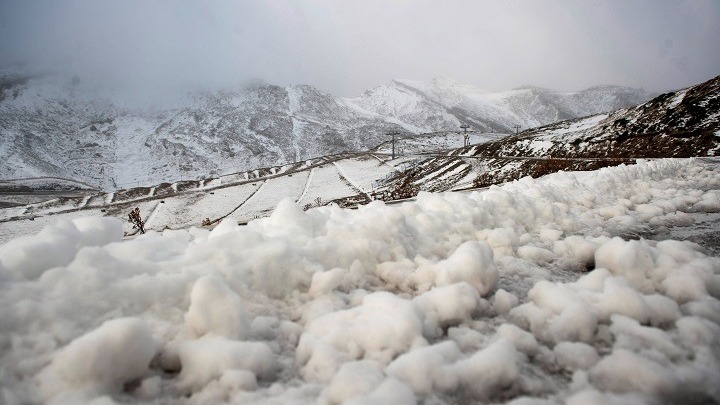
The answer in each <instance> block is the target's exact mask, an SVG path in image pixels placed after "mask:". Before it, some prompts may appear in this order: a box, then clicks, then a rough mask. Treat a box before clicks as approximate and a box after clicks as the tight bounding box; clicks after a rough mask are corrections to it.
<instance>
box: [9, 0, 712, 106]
mask: <svg viewBox="0 0 720 405" xmlns="http://www.w3.org/2000/svg"><path fill="white" fill-rule="evenodd" d="M719 39H720V1H719V0H684V1H683V0H598V1H592V0H537V1H536V0H522V1H512V0H498V1H484V0H237V1H183V0H167V1H165V0H137V1H136V0H117V1H107V0H85V1H80V0H48V1H35V0H32V1H30V0H0V65H8V64H11V63H16V62H21V63H24V64H25V65H26V66H31V67H32V68H33V69H34V70H41V71H50V70H56V71H62V72H63V73H64V74H68V75H73V74H77V75H79V76H80V78H81V79H82V80H83V81H86V82H94V81H98V82H109V83H112V84H114V85H116V86H122V87H128V88H146V89H148V88H151V89H156V90H157V89H163V88H170V87H176V86H178V85H182V86H185V85H195V86H197V85H201V86H213V87H218V86H227V85H234V84H239V83H242V82H244V81H246V80H249V79H262V80H265V81H267V82H270V83H275V84H281V85H287V84H310V85H314V86H316V87H318V88H320V89H321V90H324V91H327V92H330V93H332V94H335V95H339V96H357V95H359V94H361V93H362V92H363V91H364V90H366V89H369V88H372V87H374V86H377V85H381V84H383V83H386V82H388V81H390V80H392V79H416V80H429V79H432V78H433V77H450V78H453V79H456V80H459V81H461V82H466V83H470V84H474V85H476V86H478V87H482V88H486V89H488V90H506V89H511V88H514V87H518V86H522V85H536V86H543V87H548V88H552V89H557V90H562V91H570V90H579V89H582V88H585V87H589V86H592V85H598V84H620V85H629V86H633V87H643V88H645V89H647V90H653V91H661V90H670V89H675V88H680V87H684V86H688V85H692V84H695V83H699V82H702V81H705V80H707V79H710V78H712V77H714V76H716V75H718V74H720V45H719V44H718V40H719Z"/></svg>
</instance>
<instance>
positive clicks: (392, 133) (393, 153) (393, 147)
mask: <svg viewBox="0 0 720 405" xmlns="http://www.w3.org/2000/svg"><path fill="white" fill-rule="evenodd" d="M387 135H390V136H392V158H393V159H395V136H396V135H400V132H398V131H390V132H388V133H387Z"/></svg>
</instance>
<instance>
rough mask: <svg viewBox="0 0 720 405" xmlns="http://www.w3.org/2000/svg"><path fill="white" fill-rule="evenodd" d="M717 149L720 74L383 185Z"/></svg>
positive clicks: (466, 153) (540, 171) (409, 190)
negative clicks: (681, 88) (645, 100)
mask: <svg viewBox="0 0 720 405" xmlns="http://www.w3.org/2000/svg"><path fill="white" fill-rule="evenodd" d="M718 155H720V76H718V77H716V78H714V79H711V80H709V81H707V82H705V83H702V84H699V85H696V86H693V87H690V88H687V89H683V90H680V91H676V92H670V93H665V94H662V95H660V96H658V97H656V98H654V99H652V100H650V101H648V102H646V103H644V104H641V105H639V106H636V107H631V108H625V109H620V110H617V111H614V112H612V113H604V114H598V115H593V116H589V117H585V118H580V119H574V120H568V121H562V122H559V123H555V124H550V125H547V126H543V127H540V128H537V129H532V130H528V131H524V132H522V133H520V134H518V135H512V136H508V137H504V138H502V139H500V140H495V141H491V142H487V143H483V144H481V145H474V146H470V147H466V148H461V149H456V150H454V151H452V152H450V153H449V154H447V155H438V156H433V157H432V158H427V159H424V160H419V161H417V162H416V163H415V164H414V165H413V167H412V168H411V169H410V170H407V171H406V172H405V173H403V174H402V175H401V176H398V177H397V178H396V179H394V180H393V181H392V182H391V183H390V184H389V185H388V189H389V190H390V191H391V192H394V193H395V194H396V195H402V196H407V195H410V194H413V193H416V192H417V191H418V190H433V191H441V190H449V189H457V188H458V187H460V186H462V187H466V188H468V187H481V186H487V185H491V184H497V183H502V182H504V181H509V180H514V179H517V178H520V177H524V176H533V177H539V176H542V175H544V174H547V173H551V172H555V171H559V170H594V169H598V168H600V167H604V166H609V165H617V164H620V163H632V162H634V161H636V160H637V159H641V158H668V157H694V156H718Z"/></svg>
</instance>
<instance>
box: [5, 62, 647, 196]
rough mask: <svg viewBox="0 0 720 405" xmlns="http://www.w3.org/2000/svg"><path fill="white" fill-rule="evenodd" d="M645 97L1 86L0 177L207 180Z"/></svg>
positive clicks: (45, 83)
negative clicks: (115, 95) (117, 93)
mask: <svg viewBox="0 0 720 405" xmlns="http://www.w3.org/2000/svg"><path fill="white" fill-rule="evenodd" d="M647 98H649V94H648V93H646V92H644V91H641V90H634V89H627V88H620V87H602V88H592V89H588V90H585V91H582V92H579V93H572V94H561V93H556V92H552V91H549V90H543V89H535V88H525V89H518V90H513V91H510V92H504V93H488V92H483V91H481V90H479V89H477V88H474V87H471V86H465V85H460V84H458V83H455V82H452V81H448V80H435V81H433V82H429V83H423V82H410V81H395V82H392V83H391V84H389V85H386V86H381V87H378V88H376V89H373V90H371V91H368V92H366V93H365V94H364V95H363V96H361V97H358V98H354V99H342V98H337V97H333V96H331V95H329V94H327V93H323V92H321V91H319V90H317V89H315V88H313V87H311V86H290V87H279V86H273V85H257V86H254V87H250V88H242V89H235V90H232V91H223V92H215V93H202V94H194V95H192V96H188V97H187V99H185V100H182V101H181V102H179V103H178V105H176V106H174V107H165V108H153V109H149V108H145V109H138V108H124V107H121V106H119V105H118V104H117V103H114V102H113V101H111V99H112V97H111V96H108V95H107V94H105V95H103V94H98V93H94V92H93V91H92V90H90V89H86V88H84V87H83V84H82V83H81V82H80V81H79V80H65V81H61V80H58V79H57V78H56V77H52V76H46V77H25V76H22V75H17V74H15V75H4V76H2V77H1V78H0V178H3V179H13V178H26V177H38V176H57V177H64V178H70V179H75V180H80V181H84V182H87V183H90V184H93V185H97V186H99V187H101V188H104V189H107V190H111V189H119V188H128V187H133V186H139V185H153V184H158V183H160V182H164V181H178V180H183V179H198V178H205V177H214V176H217V175H220V174H224V173H232V172H238V171H242V170H248V169H252V168H258V167H269V166H275V165H280V164H286V163H289V162H295V161H300V160H304V159H308V158H312V157H316V156H322V155H327V154H332V153H339V152H343V151H357V150H367V149H369V148H372V147H374V146H376V145H378V144H379V143H381V142H383V141H385V140H386V136H385V135H384V134H385V133H386V132H387V131H390V130H398V131H402V132H416V133H419V132H430V131H443V130H445V131H454V130H457V129H458V127H459V125H460V124H463V123H466V124H469V125H471V126H472V127H473V128H474V129H476V130H478V131H481V132H501V133H510V132H512V131H513V127H514V126H515V125H519V126H521V127H523V128H527V127H531V126H537V125H541V124H546V123H549V122H555V121H557V120H559V119H566V118H571V117H578V116H583V115H587V114H589V113H596V112H599V111H607V110H612V109H614V108H616V107H618V106H627V105H632V104H635V103H637V102H638V101H640V100H643V99H647Z"/></svg>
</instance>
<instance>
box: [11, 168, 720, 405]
mask: <svg viewBox="0 0 720 405" xmlns="http://www.w3.org/2000/svg"><path fill="white" fill-rule="evenodd" d="M708 212H714V213H717V212H720V169H718V168H717V167H716V165H708V164H703V163H701V162H699V161H696V160H663V161H655V162H642V163H640V164H638V165H636V166H630V167H624V166H621V167H616V168H611V169H604V170H601V171H597V172H587V173H557V174H554V175H550V176H546V177H544V178H542V179H538V180H533V179H529V178H526V179H522V180H520V181H518V182H514V183H510V184H506V185H505V186H503V187H491V188H490V189H488V190H485V191H482V192H474V193H471V194H458V193H448V194H429V193H421V194H420V195H419V196H418V198H417V201H416V202H412V203H405V204H403V205H400V206H385V205H384V204H383V203H380V202H374V203H372V204H370V205H368V206H365V207H362V208H361V209H359V210H355V211H353V210H341V209H338V208H333V207H323V208H318V209H312V210H310V211H307V212H304V211H303V210H302V209H301V207H299V206H298V205H296V204H294V203H293V202H292V201H289V200H286V201H283V202H281V203H280V205H279V206H278V207H277V209H276V210H275V212H274V213H273V214H272V215H271V216H270V217H269V218H263V219H259V220H255V221H252V222H250V223H249V224H248V225H247V226H244V227H239V226H237V225H236V222H237V221H236V220H234V219H227V220H225V221H224V222H222V223H221V224H220V225H219V226H218V227H217V228H215V229H214V230H213V231H211V232H209V231H206V230H201V229H197V228H192V229H190V230H187V231H184V230H175V231H165V232H163V233H155V232H151V233H149V234H147V235H144V236H141V237H137V238H135V239H134V240H129V241H122V234H123V232H122V224H121V223H120V221H118V220H116V219H113V218H84V219H74V220H66V221H61V222H58V223H57V224H55V225H53V226H50V227H47V228H45V229H44V230H43V231H42V232H40V233H38V234H37V235H35V236H29V237H24V238H19V239H15V240H12V241H10V242H8V243H6V244H4V245H2V246H0V260H1V263H2V264H1V266H0V275H1V277H0V306H1V307H2V308H3V315H2V318H0V387H2V390H0V395H2V401H0V402H5V403H9V404H13V403H27V402H43V401H48V402H57V403H78V402H89V401H90V400H92V399H96V398H101V400H100V402H98V403H112V402H113V401H117V402H128V401H133V402H147V403H157V402H160V403H165V402H173V403H175V402H180V403H182V402H188V403H223V402H234V403H249V402H271V403H288V402H293V403H315V402H320V403H331V404H335V403H341V402H343V401H347V402H348V403H354V404H364V403H367V404H371V403H372V404H375V403H393V404H402V403H416V402H426V403H459V402H474V401H475V402H476V401H488V402H508V401H516V403H562V402H566V403H570V404H604V403H655V402H658V401H666V402H693V401H694V403H705V402H717V401H720V387H718V385H717V384H716V383H717V381H720V363H719V361H720V337H719V336H720V300H719V299H720V259H719V258H717V257H712V256H708V255H707V254H706V252H707V251H706V250H704V248H703V247H702V246H699V245H696V244H694V243H691V242H683V241H672V240H667V241H662V242H656V241H649V240H643V239H641V240H625V239H622V238H620V237H616V235H630V234H635V233H638V232H643V231H647V230H649V229H653V230H657V229H660V228H663V227H673V226H684V225H689V224H691V223H692V221H693V215H696V214H698V213H708ZM588 270H590V271H588ZM38 387H39V389H38ZM524 397H530V398H534V399H536V401H535V402H533V401H532V400H528V398H524ZM541 399H542V400H541ZM543 401H545V402H543Z"/></svg>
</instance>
